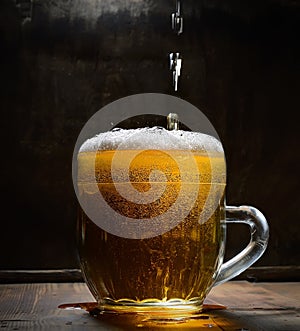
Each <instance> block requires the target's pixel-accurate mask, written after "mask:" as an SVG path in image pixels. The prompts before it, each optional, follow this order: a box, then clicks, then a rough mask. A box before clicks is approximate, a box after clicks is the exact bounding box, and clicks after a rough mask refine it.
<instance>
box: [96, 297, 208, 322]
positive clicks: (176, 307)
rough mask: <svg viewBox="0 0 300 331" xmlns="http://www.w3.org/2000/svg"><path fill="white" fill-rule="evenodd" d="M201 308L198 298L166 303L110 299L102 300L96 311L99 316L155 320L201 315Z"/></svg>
mask: <svg viewBox="0 0 300 331" xmlns="http://www.w3.org/2000/svg"><path fill="white" fill-rule="evenodd" d="M202 308H203V300H201V299H200V298H194V299H190V300H182V299H171V300H167V301H163V300H158V299H147V300H143V301H134V300H126V299H121V300H112V299H110V298H104V299H103V300H101V302H100V303H99V304H98V309H99V311H100V313H101V314H105V313H117V314H141V315H147V317H148V318H153V319H156V320H159V319H170V320H172V319H176V318H189V317H191V316H193V315H194V314H199V313H201V312H202Z"/></svg>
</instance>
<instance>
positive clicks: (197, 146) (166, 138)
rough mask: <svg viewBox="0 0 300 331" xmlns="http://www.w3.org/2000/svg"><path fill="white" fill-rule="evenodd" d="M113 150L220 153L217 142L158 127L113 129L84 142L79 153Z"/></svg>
mask: <svg viewBox="0 0 300 331" xmlns="http://www.w3.org/2000/svg"><path fill="white" fill-rule="evenodd" d="M115 149H124V150H125V149H132V150H139V149H141V150H145V149H160V150H172V149H177V150H178V149H184V150H191V151H206V152H217V153H223V147H222V144H221V142H220V141H219V140H217V139H216V138H214V137H212V136H209V135H207V134H204V133H200V132H190V131H183V130H166V129H164V128H161V127H153V128H140V129H113V130H112V131H108V132H103V133H100V134H98V135H96V136H94V137H93V138H90V139H88V140H86V141H85V142H84V143H83V144H82V146H81V147H80V150H79V153H80V152H94V151H98V150H115Z"/></svg>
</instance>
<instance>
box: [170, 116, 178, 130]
mask: <svg viewBox="0 0 300 331" xmlns="http://www.w3.org/2000/svg"><path fill="white" fill-rule="evenodd" d="M167 129H168V130H179V117H178V115H177V114H176V113H170V114H169V115H168V116H167Z"/></svg>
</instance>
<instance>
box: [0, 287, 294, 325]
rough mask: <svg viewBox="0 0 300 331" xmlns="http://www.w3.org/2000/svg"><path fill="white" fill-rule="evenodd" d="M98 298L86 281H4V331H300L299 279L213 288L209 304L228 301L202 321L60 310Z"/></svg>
mask: <svg viewBox="0 0 300 331" xmlns="http://www.w3.org/2000/svg"><path fill="white" fill-rule="evenodd" d="M87 301H94V300H93V297H92V296H91V294H90V292H89V290H88V289H87V287H86V285H85V284H84V283H36V284H2V285H0V328H1V330H4V331H5V330H75V331H76V330H106V331H109V330H112V331H120V330H130V331H132V330H186V329H191V330H200V329H201V330H223V331H229V330H230V331H246V330H249V331H260V330H270V331H277V330H278V331H299V330H300V311H299V308H300V283H248V282H245V281H231V282H228V283H225V284H223V285H220V286H218V287H216V288H214V289H213V290H212V291H211V292H210V294H209V296H208V298H207V299H206V303H209V304H221V305H225V306H226V307H227V309H225V310H212V311H209V312H205V313H203V314H202V315H200V317H199V319H194V320H190V321H179V322H177V323H174V322H172V323H170V322H168V321H162V322H160V323H153V322H149V321H146V320H144V321H143V320H139V321H137V320H135V319H134V318H132V317H130V320H129V321H127V322H126V323H125V322H124V317H123V318H122V319H121V318H120V317H118V316H114V317H113V318H111V317H110V318H108V319H107V318H105V319H104V318H95V317H92V316H91V315H89V314H88V313H87V312H86V311H85V310H81V309H72V310H67V309H59V308H58V306H59V305H60V304H63V303H74V302H87Z"/></svg>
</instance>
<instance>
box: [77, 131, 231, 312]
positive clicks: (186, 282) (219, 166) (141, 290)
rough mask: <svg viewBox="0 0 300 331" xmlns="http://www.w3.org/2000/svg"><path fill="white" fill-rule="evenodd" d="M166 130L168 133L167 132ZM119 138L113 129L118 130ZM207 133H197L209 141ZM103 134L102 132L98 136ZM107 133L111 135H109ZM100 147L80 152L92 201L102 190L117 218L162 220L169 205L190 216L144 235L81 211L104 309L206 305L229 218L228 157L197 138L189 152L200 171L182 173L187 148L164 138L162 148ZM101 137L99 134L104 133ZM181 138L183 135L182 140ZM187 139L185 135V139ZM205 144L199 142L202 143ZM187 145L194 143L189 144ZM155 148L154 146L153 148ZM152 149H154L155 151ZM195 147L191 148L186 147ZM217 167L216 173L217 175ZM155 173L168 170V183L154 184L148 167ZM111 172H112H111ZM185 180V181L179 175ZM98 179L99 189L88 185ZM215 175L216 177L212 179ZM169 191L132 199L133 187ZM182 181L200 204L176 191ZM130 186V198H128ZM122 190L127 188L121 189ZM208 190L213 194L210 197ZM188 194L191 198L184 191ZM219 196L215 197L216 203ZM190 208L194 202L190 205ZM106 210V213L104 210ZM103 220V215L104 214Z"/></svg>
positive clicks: (93, 284)
mask: <svg viewBox="0 0 300 331" xmlns="http://www.w3.org/2000/svg"><path fill="white" fill-rule="evenodd" d="M166 134H168V133H166ZM113 135H115V134H113ZM203 137H205V135H201V136H199V137H197V139H200V138H201V139H204V138H203ZM98 138H99V137H98ZM108 138H109V136H108ZM108 138H107V137H105V143H102V145H101V143H100V144H99V142H98V143H97V146H100V147H98V150H97V152H96V153H95V146H93V144H90V145H89V144H88V145H87V147H85V148H83V149H81V150H80V152H79V154H78V190H79V194H80V196H81V198H82V199H93V196H94V195H95V194H99V192H100V193H101V195H102V197H103V199H104V201H105V203H107V205H108V206H109V208H111V210H112V211H114V212H116V213H117V214H118V215H121V216H124V217H127V218H129V219H132V220H140V221H142V220H151V219H152V218H154V217H157V216H160V217H162V220H164V219H163V217H164V215H166V214H167V211H168V210H170V208H171V207H172V208H173V214H172V213H171V214H168V217H177V216H178V214H180V213H182V211H183V210H185V209H186V208H189V210H188V211H185V215H186V216H185V218H184V219H182V220H181V221H180V222H179V223H178V224H177V225H176V226H175V227H173V228H171V229H164V228H163V227H164V224H163V223H164V222H163V221H162V222H161V227H162V230H161V232H162V233H161V234H159V235H156V236H151V237H147V235H145V237H144V238H135V239H133V238H129V237H128V235H125V236H124V237H122V236H121V235H115V234H113V233H110V232H109V231H106V230H104V229H102V228H101V226H99V225H98V224H95V222H94V221H93V220H91V219H89V217H88V216H87V215H86V213H85V212H84V211H83V210H82V209H80V212H79V222H78V226H79V227H78V229H79V253H80V260H81V267H82V270H83V273H84V277H85V280H86V282H87V284H88V287H89V289H90V290H91V292H92V294H93V295H94V296H95V298H96V300H97V301H98V302H99V305H101V306H102V307H103V306H104V307H105V308H106V309H108V307H112V308H113V309H118V307H119V308H120V309H121V307H122V304H123V305H130V306H131V307H132V309H139V307H147V304H155V305H157V306H159V305H160V303H161V304H162V305H164V304H166V303H169V304H170V305H171V306H172V305H176V304H184V305H191V307H194V308H195V307H197V308H199V306H201V304H202V302H203V299H204V297H205V296H206V294H207V292H208V291H209V290H210V288H211V286H212V284H213V281H214V279H215V277H216V270H217V269H218V267H219V265H220V263H221V262H222V261H221V258H219V256H221V255H222V254H220V250H222V249H223V247H222V242H223V230H222V220H223V219H224V202H223V192H224V186H225V163H224V155H223V153H222V151H220V149H217V150H213V149H214V145H213V144H212V150H211V151H209V152H207V150H203V148H202V147H201V146H202V144H201V142H200V144H197V143H193V144H192V147H191V156H192V157H193V159H194V162H195V164H196V168H195V167H194V168H193V167H192V168H191V169H192V170H189V167H187V168H186V169H187V170H186V172H187V173H186V174H185V176H183V175H182V174H181V173H180V168H179V167H178V163H177V162H176V159H180V158H182V155H183V154H184V153H183V149H182V145H181V144H179V146H181V149H174V148H173V147H174V146H169V145H168V144H165V143H163V144H162V147H163V149H158V148H157V146H156V145H155V146H151V143H150V146H149V149H143V148H144V147H145V146H142V147H143V148H141V146H140V145H139V146H138V148H137V149H136V150H134V148H136V144H132V146H131V145H130V144H129V145H128V146H127V147H128V149H126V148H127V147H126V146H125V147H126V148H124V149H117V148H116V146H118V144H119V143H118V142H117V143H114V144H112V146H113V147H114V149H112V148H110V146H109V144H107V139H108ZM99 139H101V137H100V138H99ZM180 139H181V138H180ZM182 139H183V138H182ZM198 145H199V146H200V147H199V146H198ZM189 146H190V144H189ZM151 147H152V148H151ZM153 147H154V148H153ZM189 148H190V147H189ZM133 151H134V153H133V154H135V155H136V157H135V158H134V159H133V160H132V162H131V163H130V167H129V169H128V176H129V179H130V180H129V181H127V182H125V181H124V178H123V173H124V169H123V168H124V165H123V164H122V160H126V159H127V158H128V157H129V154H130V155H132V152H133ZM116 153H121V157H119V159H118V160H119V161H118V162H117V163H115V164H114V167H113V168H112V166H111V165H112V162H113V159H114V156H115V154H116ZM212 169H214V176H212ZM154 170H158V171H160V172H161V173H163V174H164V176H165V178H166V181H165V182H164V183H162V182H160V181H157V180H156V179H155V178H154V180H153V181H152V182H151V172H153V171H154ZM112 171H114V172H115V176H112ZM183 177H184V178H185V183H183V182H182V178H183ZM94 178H96V181H97V188H98V192H95V186H93V185H91V182H92V181H93V180H94ZM212 180H213V182H212ZM161 185H164V190H163V192H162V194H161V196H160V197H159V199H156V200H154V201H152V202H150V203H136V202H133V201H132V200H133V199H131V197H130V192H132V190H130V188H131V189H132V187H134V188H135V189H136V190H137V191H138V192H141V193H146V192H148V191H149V189H150V188H151V187H152V189H154V190H155V189H156V187H157V189H160V187H159V186H161ZM183 185H185V189H186V190H190V191H191V192H192V191H195V192H197V195H196V199H195V201H192V203H191V202H188V201H185V200H184V201H181V202H180V204H178V206H177V205H176V204H177V203H178V201H177V200H178V196H179V194H180V190H181V189H182V187H183ZM127 189H128V196H126V197H124V192H125V193H126V191H127ZM120 191H122V192H123V193H122V194H120ZM210 194H213V195H214V196H213V197H212V198H210V201H209V203H207V201H208V197H209V195H210ZM186 197H187V199H188V197H189V195H188V194H187V195H186ZM216 199H217V201H216ZM190 206H192V207H190ZM204 207H205V208H208V209H209V208H212V210H211V211H210V212H209V213H208V214H209V218H208V219H207V220H205V221H200V219H201V213H202V212H203V208H204ZM99 213H100V215H101V210H99ZM103 217H106V216H105V215H104V214H103Z"/></svg>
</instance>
